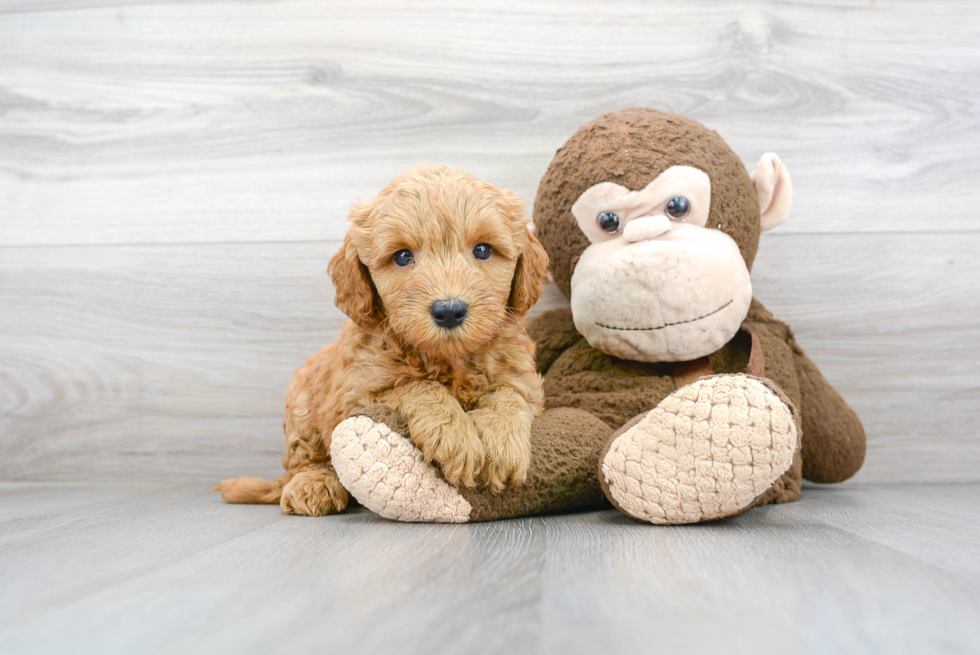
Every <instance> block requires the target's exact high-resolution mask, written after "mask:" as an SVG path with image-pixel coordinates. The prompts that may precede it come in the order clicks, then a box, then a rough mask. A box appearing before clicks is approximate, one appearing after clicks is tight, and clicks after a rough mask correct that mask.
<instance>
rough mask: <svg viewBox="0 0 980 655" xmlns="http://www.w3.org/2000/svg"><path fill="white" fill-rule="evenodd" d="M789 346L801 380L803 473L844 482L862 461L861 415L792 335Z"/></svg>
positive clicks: (812, 478)
mask: <svg viewBox="0 0 980 655" xmlns="http://www.w3.org/2000/svg"><path fill="white" fill-rule="evenodd" d="M790 346H791V347H792V349H793V360H794V363H795V365H796V373H797V376H798V377H799V381H800V396H801V405H802V407H801V408H800V409H801V411H802V414H803V477H805V478H806V479H807V480H810V481H811V482H827V483H829V482H843V481H844V480H846V479H848V478H849V477H851V476H852V475H854V474H855V473H857V472H858V469H860V468H861V464H863V463H864V451H865V436H864V427H863V426H862V425H861V419H859V418H858V417H857V414H855V413H854V410H852V409H851V408H850V407H848V405H847V403H846V402H844V399H843V398H841V396H840V394H839V393H837V390H836V389H834V388H833V387H832V386H830V383H829V382H827V380H826V378H824V376H823V374H822V373H820V369H818V368H817V365H816V364H814V363H813V361H812V360H811V359H810V358H809V357H807V355H806V353H805V352H803V349H802V348H800V346H799V344H797V343H796V339H794V338H793V337H792V336H790Z"/></svg>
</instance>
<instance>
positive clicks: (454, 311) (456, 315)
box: [429, 298, 469, 330]
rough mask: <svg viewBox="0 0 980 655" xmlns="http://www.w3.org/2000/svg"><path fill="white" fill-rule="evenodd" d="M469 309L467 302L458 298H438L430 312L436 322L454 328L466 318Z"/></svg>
mask: <svg viewBox="0 0 980 655" xmlns="http://www.w3.org/2000/svg"><path fill="white" fill-rule="evenodd" d="M468 311H469V307H467V306H466V303H465V302H463V301H462V300H459V299H458V298H449V299H447V300H436V301H435V302H433V303H432V306H431V307H430V308H429V314H430V315H431V316H432V320H433V321H435V324H436V325H438V326H439V327H443V328H446V329H447V330H452V329H453V328H454V327H458V326H459V325H461V324H462V323H463V321H464V320H466V313H467V312H468Z"/></svg>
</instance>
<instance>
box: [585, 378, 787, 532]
mask: <svg viewBox="0 0 980 655" xmlns="http://www.w3.org/2000/svg"><path fill="white" fill-rule="evenodd" d="M798 448H799V430H798V428H797V421H796V417H795V415H794V410H793V409H792V408H791V406H790V404H789V401H788V400H786V399H785V396H783V395H782V393H781V392H780V391H779V390H778V389H777V388H776V387H775V385H773V384H772V383H771V382H769V381H768V380H763V379H761V378H753V377H750V376H747V375H719V376H715V377H709V378H702V379H700V380H698V381H696V382H694V383H692V384H689V385H687V386H684V387H681V388H680V389H678V390H677V391H675V392H674V393H672V394H671V395H670V396H668V397H667V398H665V399H664V400H663V401H662V402H661V403H660V404H659V405H657V407H656V408H654V409H653V410H651V411H650V412H648V413H647V414H644V415H641V416H640V417H637V418H636V419H634V420H633V421H631V422H630V423H627V424H626V425H624V426H623V427H622V428H620V430H619V431H618V432H617V433H616V434H615V435H614V436H613V437H612V438H611V439H610V441H609V444H608V445H607V447H606V449H605V452H604V453H603V454H602V458H601V462H600V467H599V469H600V470H599V479H600V482H601V483H602V487H603V490H604V491H605V492H606V496H607V497H608V498H609V500H610V501H611V502H612V503H613V505H615V506H616V507H617V508H619V509H620V510H621V511H623V512H624V513H625V514H627V515H629V516H631V517H633V518H635V519H638V520H641V521H647V522H650V523H660V524H680V523H696V522H698V521H706V520H712V519H719V518H723V517H726V516H732V515H734V514H737V513H739V512H741V511H742V510H744V509H746V508H748V507H751V506H752V505H753V504H754V503H755V501H756V499H758V498H760V497H761V496H763V495H764V494H765V493H766V492H767V491H768V490H769V489H770V487H772V486H773V484H774V483H775V482H776V481H777V480H778V479H779V478H780V477H781V476H782V475H783V473H785V472H786V471H787V470H789V469H790V467H791V465H792V464H793V458H794V455H795V453H796V451H797V449H798Z"/></svg>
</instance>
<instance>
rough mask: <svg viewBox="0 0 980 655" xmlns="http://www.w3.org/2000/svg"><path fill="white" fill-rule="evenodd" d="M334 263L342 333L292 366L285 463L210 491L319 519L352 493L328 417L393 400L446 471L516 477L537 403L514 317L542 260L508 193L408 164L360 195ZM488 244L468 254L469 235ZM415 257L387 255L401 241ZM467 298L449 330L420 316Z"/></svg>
mask: <svg viewBox="0 0 980 655" xmlns="http://www.w3.org/2000/svg"><path fill="white" fill-rule="evenodd" d="M350 222H351V225H350V229H349V230H348V233H347V236H346V238H345V239H344V244H343V246H342V247H341V248H340V250H339V251H338V252H337V254H336V255H335V256H334V257H333V259H332V260H331V262H330V267H329V272H330V275H331V277H332V279H333V282H334V285H335V286H336V288H337V294H336V299H335V302H336V304H337V307H339V308H340V309H341V310H342V311H343V312H344V313H345V314H346V315H347V316H348V317H349V318H350V319H351V323H349V324H347V325H346V326H345V328H344V330H343V333H342V334H341V337H340V339H338V340H337V341H335V342H334V343H331V344H330V345H328V346H326V347H324V348H323V349H322V350H321V351H320V352H319V353H317V354H316V355H314V356H313V357H311V358H310V359H309V361H307V362H306V364H305V365H304V366H303V367H301V368H300V369H299V370H298V371H297V372H296V374H295V375H294V377H293V379H292V381H291V382H290V384H289V388H288V390H287V392H286V420H285V424H284V430H285V433H286V454H285V456H284V457H283V467H284V468H285V469H286V472H285V473H284V474H283V475H281V476H279V477H278V478H276V479H275V480H271V481H266V480H263V479H262V478H254V477H249V478H233V479H230V480H225V481H224V482H221V483H219V484H218V485H217V486H216V487H215V489H218V490H220V491H221V496H222V498H224V499H225V500H226V501H227V502H230V503H276V502H278V503H279V504H280V506H281V507H282V508H283V510H285V511H286V512H289V513H291V514H304V515H309V516H320V515H324V514H330V513H334V512H340V511H343V510H344V508H345V507H346V506H347V503H348V495H347V491H346V490H345V489H344V488H343V486H342V485H341V483H340V481H339V480H338V479H337V475H336V473H335V471H334V469H333V466H332V465H331V462H330V438H331V434H332V432H333V429H334V427H335V426H336V425H337V424H338V423H340V421H342V420H343V419H344V418H345V417H346V416H347V415H348V414H349V413H351V412H352V411H353V410H356V409H358V408H361V407H366V406H368V405H372V404H384V405H387V406H389V407H391V408H392V409H394V410H396V411H398V412H399V413H400V414H401V415H402V416H403V417H404V419H405V420H406V422H407V423H408V425H409V428H410V431H411V435H412V441H413V442H414V443H415V444H416V445H417V446H418V447H419V449H420V450H421V451H422V453H423V455H424V456H425V458H426V459H427V460H428V461H430V462H435V463H437V464H439V465H440V466H441V468H442V472H443V475H444V476H445V478H446V480H447V481H449V482H450V483H452V484H456V485H459V484H461V485H464V486H467V487H473V486H476V485H477V484H479V483H486V484H488V485H489V486H490V488H491V489H492V490H493V491H495V492H499V491H501V490H503V489H504V488H505V487H507V486H508V485H511V486H513V485H520V484H523V482H524V480H525V478H526V476H527V470H528V466H529V465H530V458H531V447H530V432H531V422H532V420H533V419H534V417H536V416H538V415H539V414H540V413H541V411H542V408H543V407H544V395H543V392H542V388H541V377H540V375H539V374H538V373H537V372H536V370H535V365H534V343H533V341H532V340H531V339H530V338H529V337H528V336H527V334H526V333H525V331H524V318H525V316H526V315H527V312H528V311H529V310H530V308H531V307H532V306H533V305H534V303H535V302H537V300H538V298H539V297H540V295H541V279H542V277H543V275H544V273H545V270H546V268H547V264H548V257H547V255H546V254H545V252H544V249H543V248H542V247H541V245H540V244H539V243H538V241H537V239H536V238H535V237H534V236H533V235H532V234H531V233H530V232H529V231H528V229H527V221H526V218H525V215H524V206H523V204H522V203H521V201H520V200H518V199H517V198H516V197H515V196H514V195H513V194H512V193H510V192H509V191H505V190H500V189H497V188H495V187H493V186H492V185H490V184H487V183H486V182H482V181H480V180H478V179H476V178H474V177H472V176H470V175H467V174H465V173H461V172H459V171H456V170H453V169H451V168H447V167H427V166H418V167H416V168H414V169H412V170H411V171H408V172H407V173H405V174H403V175H401V176H399V177H398V178H396V179H395V180H394V181H392V182H391V183H390V184H389V185H388V186H387V187H385V188H384V189H383V190H382V191H381V193H380V194H378V196H377V197H376V198H374V199H373V200H371V201H369V202H366V203H359V204H356V205H355V206H354V207H353V209H352V210H351V214H350ZM478 243H488V244H490V245H491V246H492V248H493V255H492V256H491V257H490V258H489V259H487V260H477V259H476V258H475V257H473V255H472V251H473V248H474V246H476V245H477V244H478ZM406 248H407V249H409V250H411V251H412V252H413V253H415V261H414V263H413V264H412V265H411V266H408V267H399V266H396V265H395V264H394V262H393V261H392V256H393V255H394V253H396V252H398V251H399V250H402V249H406ZM443 298H459V299H462V300H465V301H466V302H467V304H468V306H469V313H468V314H467V316H466V320H465V321H464V322H463V324H462V325H460V326H459V327H457V328H456V329H454V330H446V329H444V328H441V327H439V326H437V325H436V324H435V323H434V322H433V320H432V318H431V316H430V315H429V307H430V305H431V304H432V302H433V301H435V300H439V299H443Z"/></svg>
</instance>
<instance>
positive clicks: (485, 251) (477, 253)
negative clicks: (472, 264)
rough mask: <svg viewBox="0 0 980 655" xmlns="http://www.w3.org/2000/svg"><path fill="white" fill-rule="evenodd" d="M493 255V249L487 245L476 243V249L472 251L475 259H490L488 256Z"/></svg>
mask: <svg viewBox="0 0 980 655" xmlns="http://www.w3.org/2000/svg"><path fill="white" fill-rule="evenodd" d="M492 254H493V248H491V247H490V244H489V243H478V244H476V248H474V249H473V256H474V257H476V258H477V259H490V255H492Z"/></svg>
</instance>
